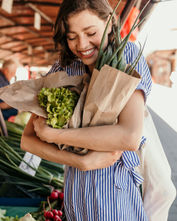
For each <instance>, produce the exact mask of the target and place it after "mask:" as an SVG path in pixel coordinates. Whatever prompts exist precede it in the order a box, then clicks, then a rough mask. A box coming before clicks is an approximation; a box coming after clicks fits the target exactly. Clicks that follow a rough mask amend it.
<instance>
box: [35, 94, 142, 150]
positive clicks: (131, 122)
mask: <svg viewBox="0 0 177 221" xmlns="http://www.w3.org/2000/svg"><path fill="white" fill-rule="evenodd" d="M143 118H144V96H143V92H142V91H141V90H136V91H135V92H134V93H133V95H132V96H131V98H130V99H129V101H128V102H127V104H126V106H125V107H124V109H123V110H122V112H121V113H120V115H119V122H118V124H117V125H105V126H95V127H86V128H73V129H72V128H69V129H53V128H49V127H47V126H46V124H45V120H42V119H40V118H39V119H35V120H34V128H35V131H36V133H37V135H38V136H39V137H40V138H41V139H42V140H45V141H47V142H49V143H50V142H54V143H56V144H67V145H70V146H77V147H83V148H87V149H90V150H96V151H125V150H130V151H135V150H137V149H138V147H139V144H140V140H141V137H142V127H143ZM41 128H43V129H42V130H41Z"/></svg>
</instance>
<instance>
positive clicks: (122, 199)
mask: <svg viewBox="0 0 177 221" xmlns="http://www.w3.org/2000/svg"><path fill="white" fill-rule="evenodd" d="M112 12H113V10H112V8H111V7H110V5H109V3H108V1H107V0H97V1H95V0H82V1H80V0H73V1H70V0H65V1H63V3H62V4H61V7H60V11H59V14H58V16H57V19H56V23H55V35H54V40H55V44H56V45H58V46H59V47H60V50H61V56H60V58H59V61H58V62H56V64H54V65H53V67H52V68H51V70H50V71H49V73H52V72H57V71H62V70H63V71H66V72H67V74H68V75H69V76H73V75H84V73H85V72H89V73H90V75H91V77H92V71H93V69H94V67H95V63H96V60H97V57H98V51H99V49H100V45H101V42H102V35H103V33H104V30H105V27H107V25H106V24H107V21H108V20H109V18H110V14H112ZM114 28H116V26H115V20H114V19H113V20H112V22H111V23H110V25H109V26H108V31H107V32H106V34H105V43H104V46H103V49H104V48H106V47H107V45H108V43H110V40H112V37H113V35H112V33H114V31H113V29H114ZM115 30H116V29H115ZM109 45H110V44H109ZM138 54H139V50H138V48H137V47H136V45H134V44H133V43H130V42H128V43H127V45H126V47H125V50H124V56H125V60H126V63H127V64H132V63H133V61H134V60H135V59H136V57H137V55H138ZM136 70H137V71H138V72H139V74H140V75H141V80H140V83H139V84H138V86H137V88H136V90H135V91H134V92H133V94H132V96H131V97H130V99H129V100H128V102H127V104H126V105H125V107H124V108H123V110H122V111H121V113H120V114H119V116H118V117H117V116H116V117H117V119H116V124H111V125H95V126H90V127H80V128H67V129H66V128H65V129H54V128H51V127H49V126H47V125H46V123H45V119H42V118H41V117H36V116H34V115H33V116H32V117H31V119H30V120H29V123H28V124H27V126H26V128H25V130H24V133H23V136H22V142H21V146H22V148H23V149H24V150H26V151H28V152H31V153H33V154H35V155H39V156H40V157H41V158H44V159H47V160H49V161H53V162H57V163H60V164H65V165H66V166H65V187H64V207H65V213H66V217H67V220H68V221H73V220H77V221H82V220H84V221H89V220H94V221H118V220H119V221H135V220H136V221H137V220H141V221H147V220H148V218H147V215H146V213H145V210H144V208H143V202H142V198H141V195H140V191H139V184H140V183H141V182H142V178H141V177H140V176H139V175H138V174H137V173H135V171H134V167H136V166H138V165H139V159H138V156H137V154H136V153H135V150H137V149H138V148H139V146H140V143H141V142H143V139H144V138H143V137H142V128H143V118H144V103H145V102H146V99H147V96H148V95H149V92H150V89H151V76H150V72H149V69H148V66H147V63H146V61H145V59H144V58H143V57H142V56H141V58H140V60H139V62H138V64H137V66H136ZM106 73H108V74H107V76H108V77H109V72H106ZM105 85H106V86H105V88H103V86H102V85H101V84H100V85H99V87H100V88H101V87H102V90H106V89H107V84H105ZM112 102H113V103H116V100H115V99H114V100H113V101H112ZM54 144H57V145H59V144H65V145H69V146H73V147H81V148H85V149H88V150H89V151H88V153H87V154H86V155H84V156H81V155H76V154H74V153H71V152H67V151H61V150H59V149H58V148H57V146H56V145H54Z"/></svg>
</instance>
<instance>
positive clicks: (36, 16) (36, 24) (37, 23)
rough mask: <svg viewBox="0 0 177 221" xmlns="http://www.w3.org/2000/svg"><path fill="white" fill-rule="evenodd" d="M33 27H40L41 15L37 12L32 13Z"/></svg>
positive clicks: (38, 28)
mask: <svg viewBox="0 0 177 221" xmlns="http://www.w3.org/2000/svg"><path fill="white" fill-rule="evenodd" d="M34 27H35V28H36V29H37V30H40V29H41V16H40V14H39V13H38V12H35V13H34Z"/></svg>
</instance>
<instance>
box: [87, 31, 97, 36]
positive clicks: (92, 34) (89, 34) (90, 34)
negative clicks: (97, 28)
mask: <svg viewBox="0 0 177 221" xmlns="http://www.w3.org/2000/svg"><path fill="white" fill-rule="evenodd" d="M95 34H96V32H93V33H88V34H87V35H88V36H94V35H95Z"/></svg>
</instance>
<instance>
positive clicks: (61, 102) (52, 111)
mask: <svg viewBox="0 0 177 221" xmlns="http://www.w3.org/2000/svg"><path fill="white" fill-rule="evenodd" d="M78 98H79V96H78V94H77V93H76V92H75V91H71V90H69V89H68V88H64V87H60V88H42V89H41V90H40V92H39V94H38V100H39V104H40V106H41V107H43V108H44V109H45V111H46V112H47V121H46V122H47V124H48V125H50V126H52V127H53V128H62V127H63V126H64V125H66V124H67V122H68V120H69V119H70V118H71V116H72V114H73V112H74V108H75V106H76V104H77V101H78Z"/></svg>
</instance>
